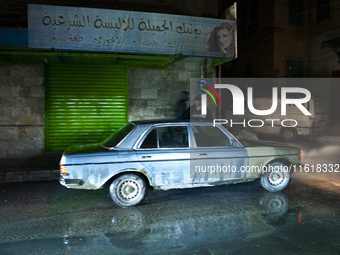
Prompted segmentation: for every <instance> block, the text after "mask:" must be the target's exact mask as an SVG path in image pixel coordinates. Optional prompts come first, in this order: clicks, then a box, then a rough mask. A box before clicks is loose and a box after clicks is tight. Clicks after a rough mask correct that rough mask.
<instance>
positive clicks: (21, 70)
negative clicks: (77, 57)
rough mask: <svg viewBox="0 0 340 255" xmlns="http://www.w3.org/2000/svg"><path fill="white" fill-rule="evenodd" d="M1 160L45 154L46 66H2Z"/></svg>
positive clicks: (0, 106) (0, 98) (0, 82)
mask: <svg viewBox="0 0 340 255" xmlns="http://www.w3.org/2000/svg"><path fill="white" fill-rule="evenodd" d="M0 88H1V93H0V115H1V118H0V147H1V150H0V158H29V157H32V156H36V155H39V154H41V153H43V152H44V125H45V117H44V116H45V88H44V65H11V64H8V63H0Z"/></svg>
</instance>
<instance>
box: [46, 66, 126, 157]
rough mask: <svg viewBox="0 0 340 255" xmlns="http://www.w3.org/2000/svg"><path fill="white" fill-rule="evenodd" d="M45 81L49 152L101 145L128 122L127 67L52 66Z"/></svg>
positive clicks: (47, 144)
mask: <svg viewBox="0 0 340 255" xmlns="http://www.w3.org/2000/svg"><path fill="white" fill-rule="evenodd" d="M46 81H47V82H46V83H47V86H46V109H45V112H46V117H45V118H46V120H45V122H46V124H45V149H46V150H54V151H55V150H64V149H65V148H66V147H67V146H69V145H71V144H85V143H96V142H101V141H103V140H104V139H105V138H107V137H108V136H109V135H110V134H111V133H112V132H113V131H115V130H116V129H118V128H119V127H121V126H122V125H123V124H125V123H126V122H127V120H128V98H127V70H126V67H125V66H119V65H98V64H97V65H94V64H79V63H63V64H50V65H48V66H47V67H46Z"/></svg>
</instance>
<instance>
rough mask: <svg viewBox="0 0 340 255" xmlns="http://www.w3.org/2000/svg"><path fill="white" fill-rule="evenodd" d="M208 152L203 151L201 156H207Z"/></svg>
mask: <svg viewBox="0 0 340 255" xmlns="http://www.w3.org/2000/svg"><path fill="white" fill-rule="evenodd" d="M207 155H208V154H207V153H201V154H200V156H207Z"/></svg>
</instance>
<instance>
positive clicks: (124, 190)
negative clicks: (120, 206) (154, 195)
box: [118, 180, 140, 201]
mask: <svg viewBox="0 0 340 255" xmlns="http://www.w3.org/2000/svg"><path fill="white" fill-rule="evenodd" d="M139 193H140V185H139V183H138V182H137V181H135V180H126V181H124V182H121V183H120V184H119V186H118V196H119V197H120V199H122V200H125V201H131V200H133V199H135V198H136V197H137V196H138V195H139Z"/></svg>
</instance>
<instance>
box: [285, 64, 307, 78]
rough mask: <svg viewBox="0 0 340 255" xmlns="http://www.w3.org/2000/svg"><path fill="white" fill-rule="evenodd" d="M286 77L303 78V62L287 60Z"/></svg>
mask: <svg viewBox="0 0 340 255" xmlns="http://www.w3.org/2000/svg"><path fill="white" fill-rule="evenodd" d="M287 77H291V78H297V77H303V61H296V60H287Z"/></svg>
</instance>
